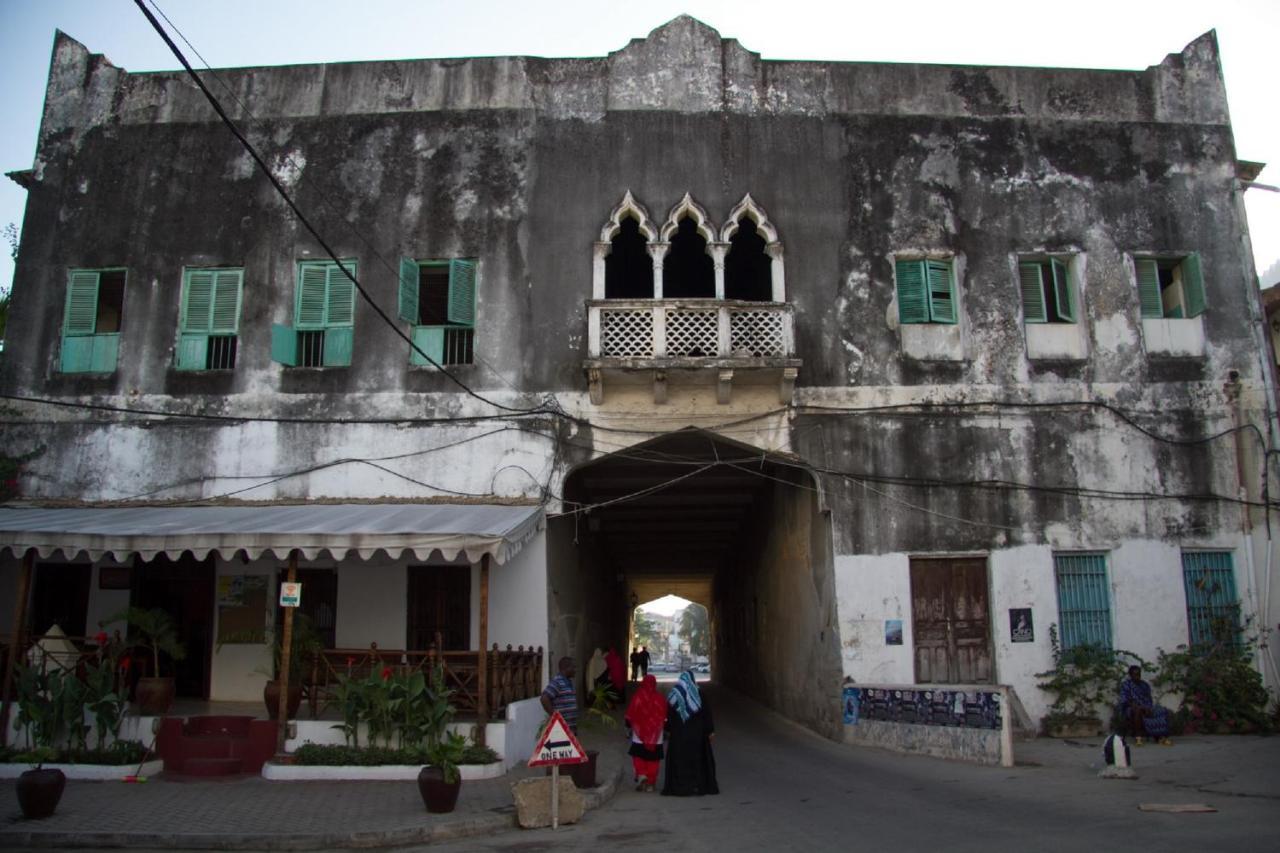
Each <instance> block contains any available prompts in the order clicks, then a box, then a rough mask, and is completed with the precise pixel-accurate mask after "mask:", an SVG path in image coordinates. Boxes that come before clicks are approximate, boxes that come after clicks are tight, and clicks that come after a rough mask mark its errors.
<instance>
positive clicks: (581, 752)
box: [529, 711, 587, 829]
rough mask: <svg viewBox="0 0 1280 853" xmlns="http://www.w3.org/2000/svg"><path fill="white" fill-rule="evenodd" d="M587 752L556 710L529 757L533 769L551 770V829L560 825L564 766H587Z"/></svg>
mask: <svg viewBox="0 0 1280 853" xmlns="http://www.w3.org/2000/svg"><path fill="white" fill-rule="evenodd" d="M586 762H587V751H586V750H585V749H583V748H582V744H581V743H580V742H579V741H578V738H577V736H576V735H574V733H573V730H572V729H570V728H569V724H568V723H566V722H565V721H564V717H562V716H560V712H559V711H556V712H554V713H553V714H552V715H551V719H550V720H548V721H547V727H546V728H545V729H544V730H543V731H542V735H541V736H539V738H538V744H537V746H535V747H534V748H533V755H531V756H529V766H530V767H547V766H550V767H551V828H552V829H558V828H559V826H560V765H561V764H586Z"/></svg>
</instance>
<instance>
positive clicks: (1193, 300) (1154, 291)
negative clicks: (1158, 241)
mask: <svg viewBox="0 0 1280 853" xmlns="http://www.w3.org/2000/svg"><path fill="white" fill-rule="evenodd" d="M1133 269H1134V274H1135V276H1136V277H1137V280H1138V302H1139V304H1140V305H1141V308H1142V318H1143V319H1144V320H1160V319H1165V320H1176V319H1189V318H1192V317H1199V316H1200V315H1201V314H1203V313H1204V309H1205V295H1204V277H1203V276H1202V275H1201V273H1200V256H1199V255H1198V254H1196V253H1194V252H1193V253H1191V254H1190V255H1186V256H1185V257H1181V258H1141V257H1139V258H1134V259H1133Z"/></svg>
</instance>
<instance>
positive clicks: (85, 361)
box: [58, 335, 94, 373]
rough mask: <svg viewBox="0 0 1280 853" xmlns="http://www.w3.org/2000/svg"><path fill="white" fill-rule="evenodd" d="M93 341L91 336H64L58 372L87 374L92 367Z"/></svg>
mask: <svg viewBox="0 0 1280 853" xmlns="http://www.w3.org/2000/svg"><path fill="white" fill-rule="evenodd" d="M93 339H94V336H93V335H67V336H64V337H63V339H62V351H61V352H60V353H59V358H58V370H60V371H61V372H63V373H88V372H89V370H90V369H91V368H92V367H93Z"/></svg>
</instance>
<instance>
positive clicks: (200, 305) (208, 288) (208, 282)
mask: <svg viewBox="0 0 1280 853" xmlns="http://www.w3.org/2000/svg"><path fill="white" fill-rule="evenodd" d="M186 278H187V280H186V286H185V287H184V288H183V289H182V316H181V318H179V324H178V328H179V329H180V330H181V331H182V332H184V333H194V334H203V333H205V332H208V331H209V329H210V314H211V313H212V309H213V271H212V270H187V276H186Z"/></svg>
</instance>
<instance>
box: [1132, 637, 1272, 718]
mask: <svg viewBox="0 0 1280 853" xmlns="http://www.w3.org/2000/svg"><path fill="white" fill-rule="evenodd" d="M1249 648H1250V644H1247V643H1238V642H1237V641H1236V636H1235V635H1234V632H1233V633H1232V634H1231V635H1227V634H1224V635H1222V636H1221V637H1219V639H1217V640H1215V641H1213V642H1211V643H1209V644H1206V645H1203V646H1198V647H1194V648H1188V647H1187V646H1178V648H1177V650H1176V651H1173V652H1165V651H1164V650H1163V649H1161V650H1160V654H1159V657H1158V660H1157V663H1158V667H1159V673H1158V674H1157V675H1156V676H1155V678H1154V679H1152V685H1153V686H1154V687H1157V688H1159V689H1160V690H1161V691H1162V692H1164V693H1177V694H1180V695H1181V697H1182V701H1181V704H1180V705H1179V707H1178V711H1177V713H1176V715H1175V717H1174V724H1175V726H1176V727H1177V728H1178V729H1180V730H1181V731H1182V732H1184V733H1193V732H1209V733H1216V732H1253V731H1264V732H1265V731H1271V729H1272V728H1273V726H1272V718H1271V716H1270V715H1268V713H1267V708H1268V706H1269V705H1270V704H1271V699H1272V697H1271V694H1270V693H1269V692H1268V691H1267V688H1266V687H1265V686H1264V685H1263V682H1262V676H1261V675H1260V674H1259V673H1258V670H1257V669H1256V668H1255V667H1254V665H1253V654H1252V652H1250V651H1249Z"/></svg>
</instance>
